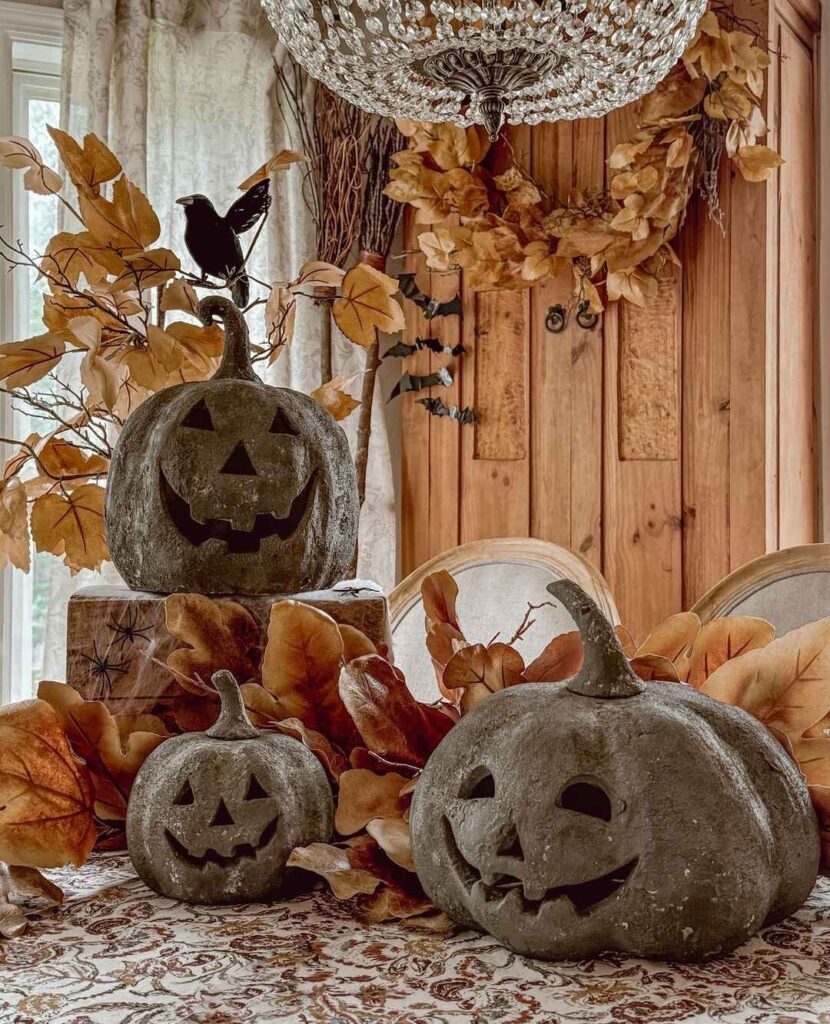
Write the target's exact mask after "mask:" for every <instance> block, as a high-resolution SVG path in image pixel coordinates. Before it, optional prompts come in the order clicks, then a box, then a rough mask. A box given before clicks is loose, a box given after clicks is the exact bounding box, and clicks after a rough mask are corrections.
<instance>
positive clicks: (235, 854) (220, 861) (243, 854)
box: [164, 815, 279, 871]
mask: <svg viewBox="0 0 830 1024" xmlns="http://www.w3.org/2000/svg"><path fill="white" fill-rule="evenodd" d="M278 821H279V815H276V816H275V817H274V818H273V820H272V821H270V822H269V823H268V824H267V825H266V826H265V828H264V829H263V830H262V834H261V835H260V837H259V842H257V844H256V846H254V845H252V844H251V843H240V844H239V845H238V846H234V848H233V849H232V850H231V852H230V856H228V857H223V856H222V854H221V853H217V852H216V850H211V849H208V850H205V852H204V854H203V855H202V856H201V857H197V856H196V854H194V853H191V852H190V850H188V849H187V847H186V846H184V845H183V844H182V843H181V842H180V841H179V840H178V839H177V838H176V837H175V836H174V835H173V833H172V832H171V831H170V829H169V828H166V829H165V830H164V838H165V839H166V840H167V842H168V844H169V845H170V849H171V850H172V851H173V853H175V854H176V855H177V856H178V857H179V858H180V859H181V860H183V861H186V862H187V863H188V864H190V865H191V867H194V868H199V869H200V870H202V871H203V870H204V869H205V868H206V867H207V866H208V864H216V865H217V866H218V867H220V868H226V867H229V866H230V865H231V864H233V863H235V862H236V861H238V860H254V859H255V858H256V855H257V854H258V853H259V851H260V850H264V849H265V847H266V846H267V845H268V844H269V843H270V842H271V840H272V839H273V838H274V836H275V835H276V832H277V822H278Z"/></svg>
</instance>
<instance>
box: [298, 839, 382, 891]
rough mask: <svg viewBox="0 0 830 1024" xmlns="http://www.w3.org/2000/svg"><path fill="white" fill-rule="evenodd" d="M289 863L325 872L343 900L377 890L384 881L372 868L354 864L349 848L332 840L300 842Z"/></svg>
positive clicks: (309, 869)
mask: <svg viewBox="0 0 830 1024" xmlns="http://www.w3.org/2000/svg"><path fill="white" fill-rule="evenodd" d="M288 867H290V868H301V869H302V870H303V871H313V872H314V874H315V875H322V877H323V878H325V880H326V881H327V882H328V883H329V885H330V886H331V891H332V892H333V893H334V895H335V896H336V897H337V898H338V899H339V900H348V899H351V898H352V897H353V896H357V895H358V894H359V893H364V894H370V893H373V892H374V891H375V890H376V889H377V887H378V886H379V885H380V884H381V880H380V879H379V878H376V877H375V876H374V875H373V874H372V873H371V872H370V871H366V870H365V869H364V868H356V867H353V866H352V863H351V861H350V859H349V850H348V849H347V848H346V849H344V848H342V847H339V846H331V845H330V844H329V843H312V844H311V845H310V846H298V847H297V848H296V849H295V850H293V851H292V853H291V856H290V857H289V858H288Z"/></svg>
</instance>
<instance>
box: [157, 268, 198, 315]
mask: <svg viewBox="0 0 830 1024" xmlns="http://www.w3.org/2000/svg"><path fill="white" fill-rule="evenodd" d="M198 305H199V296H198V295H197V294H196V289H195V288H194V287H193V285H191V284H188V283H187V281H185V280H184V279H183V278H181V277H177V278H176V279H175V280H174V281H171V282H170V284H168V285H167V287H166V288H165V289H164V295H163V296H162V298H161V308H162V309H163V310H164V311H165V312H166V313H169V312H172V311H174V310H181V312H183V313H190V315H191V316H198V315H199V314H198V313H197V312H196V307H197V306H198Z"/></svg>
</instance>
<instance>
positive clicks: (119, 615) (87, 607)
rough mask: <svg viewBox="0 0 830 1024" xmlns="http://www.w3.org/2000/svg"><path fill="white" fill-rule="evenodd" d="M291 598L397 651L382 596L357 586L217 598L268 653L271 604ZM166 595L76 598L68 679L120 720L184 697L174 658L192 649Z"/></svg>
mask: <svg viewBox="0 0 830 1024" xmlns="http://www.w3.org/2000/svg"><path fill="white" fill-rule="evenodd" d="M287 599H291V600H296V601H303V602H305V603H306V604H310V605H314V607H316V608H319V609H321V611H324V612H326V613H327V614H328V615H331V617H332V618H333V619H334V620H335V621H337V622H339V623H342V624H343V625H350V626H355V627H357V628H358V629H360V630H362V631H363V632H364V633H365V634H366V635H367V636H368V637H369V639H370V640H371V641H372V642H373V643H374V645H375V646H376V647H377V649H378V651H379V652H380V653H382V654H388V653H389V652H391V642H390V632H389V613H388V608H387V605H386V598H385V596H384V595H383V593H382V592H381V591H380V590H377V589H374V588H373V587H368V586H361V585H359V584H357V583H355V584H352V585H348V584H342V583H341V584H339V585H338V586H337V587H336V588H335V589H334V590H318V591H313V592H310V593H307V594H280V595H266V596H257V597H245V596H236V595H235V596H233V597H227V598H223V597H218V598H216V599H215V600H216V601H218V602H219V603H222V602H225V601H236V602H237V603H239V604H241V605H243V606H244V607H245V608H247V609H248V611H249V612H250V613H251V614H252V616H253V617H254V619H255V620H256V621H257V623H258V625H259V628H260V643H261V645H262V646H263V647H264V646H265V641H266V638H267V632H268V620H269V617H270V614H271V607H272V605H274V604H276V603H277V602H279V601H285V600H287ZM164 602H165V596H164V595H163V594H148V593H141V592H136V591H132V590H129V589H128V588H127V587H83V588H82V589H80V590H79V591H78V592H77V593H75V594H73V595H72V597H71V598H70V599H69V608H68V611H67V639H66V680H67V682H68V683H69V684H70V685H71V686H73V687H74V688H75V689H76V690H77V691H78V692H79V693H80V694H82V695H83V696H84V697H86V698H87V699H89V700H101V701H103V702H104V703H105V704H106V705H107V706H108V707H109V709H110V710H111V711H112V712H113V713H114V714H122V715H124V714H129V715H140V714H148V713H151V712H152V713H153V714H161V715H163V714H164V712H165V711H166V710H167V709H168V708H169V706H170V704H171V703H172V701H173V699H174V698H175V697H176V696H178V695H179V694H180V693H181V692H182V691H181V689H180V688H179V686H178V684H177V683H176V680H175V677H174V676H173V674H172V673H171V672H170V670H169V669H168V668H167V665H166V661H167V656H168V655H169V654H170V652H171V651H173V650H175V649H176V648H177V647H184V646H186V645H185V644H183V643H182V642H181V641H180V640H178V639H177V638H176V637H174V636H171V635H170V634H169V633H168V632H167V629H166V627H165V624H164Z"/></svg>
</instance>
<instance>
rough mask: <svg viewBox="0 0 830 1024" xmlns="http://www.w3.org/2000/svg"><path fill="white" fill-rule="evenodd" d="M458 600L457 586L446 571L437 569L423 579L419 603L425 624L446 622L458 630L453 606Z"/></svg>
mask: <svg viewBox="0 0 830 1024" xmlns="http://www.w3.org/2000/svg"><path fill="white" fill-rule="evenodd" d="M457 599H458V584H457V583H456V582H455V580H454V579H453V578H452V576H451V575H450V574H449V573H448V572H447V570H446V569H439V570H438V571H437V572H432V573H430V574H429V575H428V576H426V577H425V578H424V581H423V583H422V584H421V601H422V602H423V605H424V614H425V615H426V617H427V622H446V623H447V624H448V625H450V626H454V627H455V629H460V628H461V627H460V626H459V624H458V618H457V615H456V610H455V604H456V601H457Z"/></svg>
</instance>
